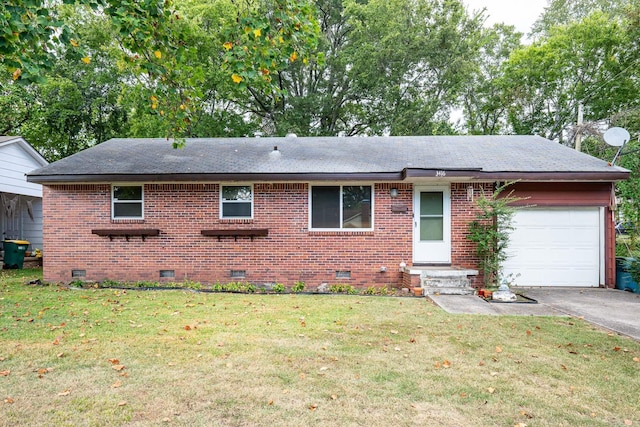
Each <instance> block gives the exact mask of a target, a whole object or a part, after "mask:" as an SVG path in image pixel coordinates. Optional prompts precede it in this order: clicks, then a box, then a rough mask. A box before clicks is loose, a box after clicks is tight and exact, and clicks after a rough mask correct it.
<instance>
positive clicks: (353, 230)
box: [307, 182, 376, 233]
mask: <svg viewBox="0 0 640 427" xmlns="http://www.w3.org/2000/svg"><path fill="white" fill-rule="evenodd" d="M355 186H362V187H371V227H369V228H343V227H342V223H343V221H344V218H343V217H342V214H343V213H344V212H343V209H342V199H343V197H342V196H343V193H342V187H355ZM313 187H340V227H339V228H313V227H311V224H312V221H311V220H312V216H313V212H312V211H311V210H312V208H313V206H312V198H311V192H312V190H313ZM375 192H376V186H375V184H373V183H362V182H343V183H340V184H336V183H335V182H314V183H313V184H311V183H309V195H308V203H307V206H308V207H309V209H308V211H309V214H308V216H309V224H308V228H309V231H334V232H342V233H359V232H362V231H373V230H374V229H375V215H374V212H375V198H376V196H375Z"/></svg>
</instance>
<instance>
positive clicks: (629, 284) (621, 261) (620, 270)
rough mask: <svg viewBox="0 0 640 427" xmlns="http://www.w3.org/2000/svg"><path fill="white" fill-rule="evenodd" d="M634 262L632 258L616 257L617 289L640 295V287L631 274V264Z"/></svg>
mask: <svg viewBox="0 0 640 427" xmlns="http://www.w3.org/2000/svg"><path fill="white" fill-rule="evenodd" d="M634 260H635V259H634V258H630V257H616V289H620V290H622V291H629V292H634V293H636V294H640V286H638V282H636V281H635V280H634V279H633V277H631V273H630V272H629V263H630V262H631V261H634Z"/></svg>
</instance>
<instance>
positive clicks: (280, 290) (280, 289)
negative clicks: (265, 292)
mask: <svg viewBox="0 0 640 427" xmlns="http://www.w3.org/2000/svg"><path fill="white" fill-rule="evenodd" d="M272 289H273V292H275V293H278V294H281V293H283V292H284V291H285V287H284V285H283V284H282V283H276V284H275V285H273V288H272Z"/></svg>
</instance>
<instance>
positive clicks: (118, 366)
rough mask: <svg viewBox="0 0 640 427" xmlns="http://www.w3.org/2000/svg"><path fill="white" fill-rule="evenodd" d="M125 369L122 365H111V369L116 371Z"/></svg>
mask: <svg viewBox="0 0 640 427" xmlns="http://www.w3.org/2000/svg"><path fill="white" fill-rule="evenodd" d="M124 368H125V366H124V365H113V366H112V367H111V369H115V370H116V371H122V370H123V369H124Z"/></svg>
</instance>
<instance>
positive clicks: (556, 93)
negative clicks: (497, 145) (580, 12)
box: [503, 12, 638, 143]
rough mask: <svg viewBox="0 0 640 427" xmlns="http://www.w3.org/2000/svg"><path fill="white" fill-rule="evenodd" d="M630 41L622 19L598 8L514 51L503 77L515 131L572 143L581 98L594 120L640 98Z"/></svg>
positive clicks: (587, 115) (590, 119)
mask: <svg viewBox="0 0 640 427" xmlns="http://www.w3.org/2000/svg"><path fill="white" fill-rule="evenodd" d="M628 46H630V44H629V39H628V33H627V32H626V31H624V26H623V24H621V23H620V22H618V21H616V20H611V19H610V18H609V16H607V15H605V14H603V13H601V12H594V13H593V14H591V15H589V16H588V17H586V18H584V19H583V20H582V21H579V22H575V23H570V24H568V25H565V26H560V27H555V28H553V29H552V30H550V35H549V36H548V37H546V38H544V39H542V40H540V41H537V42H535V43H533V44H532V45H530V46H526V47H523V48H521V49H517V50H516V51H514V52H513V53H512V55H511V57H510V59H509V61H508V62H507V63H506V67H505V70H504V77H503V81H504V83H503V84H504V87H505V88H506V91H507V96H508V97H509V98H507V99H508V103H509V124H510V126H511V127H512V129H513V131H514V133H517V134H538V135H542V136H545V137H547V138H549V139H555V140H559V141H561V142H565V143H570V142H571V138H570V137H571V135H572V129H573V123H574V122H575V118H576V111H577V108H578V105H579V104H582V105H583V106H584V112H585V119H586V120H588V121H594V120H600V119H603V118H607V117H609V116H611V115H612V114H614V113H615V112H616V111H618V110H620V108H621V107H623V106H624V107H623V108H626V107H627V106H629V105H632V104H634V103H637V100H636V99H633V98H631V97H630V96H629V94H630V93H637V90H638V88H637V84H638V80H637V78H636V77H635V72H634V70H633V68H632V67H631V64H632V63H633V62H635V61H636V58H637V52H636V54H635V55H634V56H630V55H629V52H628V51H627V47H628Z"/></svg>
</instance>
